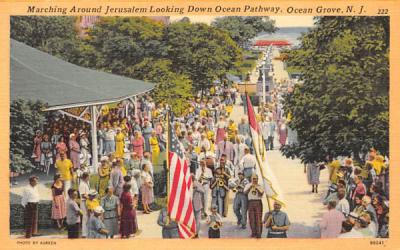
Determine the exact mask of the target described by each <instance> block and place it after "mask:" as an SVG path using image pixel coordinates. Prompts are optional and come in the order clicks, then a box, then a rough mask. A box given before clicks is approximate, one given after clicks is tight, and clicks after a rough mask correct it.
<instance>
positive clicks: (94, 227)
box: [88, 206, 108, 239]
mask: <svg viewBox="0 0 400 250" xmlns="http://www.w3.org/2000/svg"><path fill="white" fill-rule="evenodd" d="M103 213H104V209H103V208H102V207H101V206H97V207H96V208H94V209H93V216H91V217H90V219H89V222H88V231H89V233H88V238H89V239H104V238H107V235H108V230H107V229H106V226H105V225H104V223H103V221H101V219H100V217H101V215H102V214H103Z"/></svg>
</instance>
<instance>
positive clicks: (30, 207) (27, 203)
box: [21, 176, 40, 239]
mask: <svg viewBox="0 0 400 250" xmlns="http://www.w3.org/2000/svg"><path fill="white" fill-rule="evenodd" d="M38 180H39V178H38V177H36V176H31V177H30V178H29V185H28V186H27V187H26V188H25V189H24V191H23V193H22V200H21V205H22V206H23V207H24V220H25V237H26V238H27V239H29V238H31V237H32V236H39V234H38V233H37V231H38V205H39V200H40V196H39V190H38V188H37V183H38Z"/></svg>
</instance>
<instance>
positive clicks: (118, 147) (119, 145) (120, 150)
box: [115, 128, 125, 158]
mask: <svg viewBox="0 0 400 250" xmlns="http://www.w3.org/2000/svg"><path fill="white" fill-rule="evenodd" d="M124 147H125V136H124V134H123V133H122V132H121V128H117V134H116V135H115V157H117V158H122V157H123V156H124Z"/></svg>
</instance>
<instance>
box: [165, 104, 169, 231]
mask: <svg viewBox="0 0 400 250" xmlns="http://www.w3.org/2000/svg"><path fill="white" fill-rule="evenodd" d="M166 110H167V119H166V120H167V124H166V126H165V128H166V132H167V141H166V147H165V154H166V156H165V160H166V163H167V164H166V169H165V174H166V175H167V215H168V217H167V224H169V221H170V217H169V216H170V214H169V195H170V194H169V193H170V191H169V189H170V183H169V182H170V176H169V175H170V174H169V167H170V166H169V164H170V162H169V141H170V138H169V137H170V136H169V132H170V127H169V119H170V118H169V106H168V105H167V109H166Z"/></svg>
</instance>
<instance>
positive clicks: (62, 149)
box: [56, 136, 68, 160]
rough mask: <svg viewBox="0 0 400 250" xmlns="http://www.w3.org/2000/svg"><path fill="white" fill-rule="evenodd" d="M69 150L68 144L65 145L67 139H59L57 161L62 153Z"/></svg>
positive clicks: (61, 137) (62, 137)
mask: <svg viewBox="0 0 400 250" xmlns="http://www.w3.org/2000/svg"><path fill="white" fill-rule="evenodd" d="M67 151H68V148H67V144H65V139H64V136H60V138H58V142H57V144H56V153H57V154H56V160H59V159H60V154H61V153H65V154H66V153H67Z"/></svg>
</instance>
